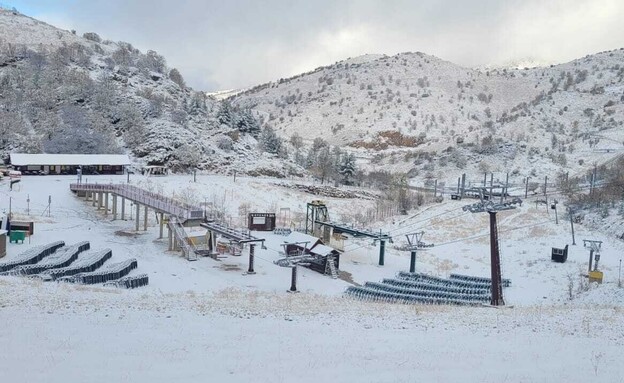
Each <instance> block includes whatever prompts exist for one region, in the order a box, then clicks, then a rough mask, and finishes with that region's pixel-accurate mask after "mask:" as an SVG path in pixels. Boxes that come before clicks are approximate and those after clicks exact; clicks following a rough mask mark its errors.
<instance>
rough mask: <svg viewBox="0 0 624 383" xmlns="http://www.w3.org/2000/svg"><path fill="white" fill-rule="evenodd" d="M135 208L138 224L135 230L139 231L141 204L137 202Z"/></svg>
mask: <svg viewBox="0 0 624 383" xmlns="http://www.w3.org/2000/svg"><path fill="white" fill-rule="evenodd" d="M134 208H135V209H136V225H135V230H136V231H139V204H137V203H135V204H134Z"/></svg>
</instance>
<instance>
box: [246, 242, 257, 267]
mask: <svg viewBox="0 0 624 383" xmlns="http://www.w3.org/2000/svg"><path fill="white" fill-rule="evenodd" d="M255 251H256V245H254V244H251V245H249V269H248V270H247V274H255V273H256V272H255V271H254V252H255Z"/></svg>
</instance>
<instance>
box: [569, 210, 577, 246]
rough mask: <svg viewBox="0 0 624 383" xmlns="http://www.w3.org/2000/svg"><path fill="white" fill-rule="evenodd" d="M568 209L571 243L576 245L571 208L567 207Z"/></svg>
mask: <svg viewBox="0 0 624 383" xmlns="http://www.w3.org/2000/svg"><path fill="white" fill-rule="evenodd" d="M568 211H569V213H570V226H571V227H572V245H575V246H576V241H575V239H574V219H573V217H572V209H570V208H568Z"/></svg>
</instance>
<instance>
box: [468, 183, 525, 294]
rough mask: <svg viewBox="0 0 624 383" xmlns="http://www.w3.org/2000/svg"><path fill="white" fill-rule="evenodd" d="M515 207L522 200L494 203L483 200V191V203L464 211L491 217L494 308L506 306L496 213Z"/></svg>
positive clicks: (470, 206) (469, 206) (491, 265)
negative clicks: (485, 214)
mask: <svg viewBox="0 0 624 383" xmlns="http://www.w3.org/2000/svg"><path fill="white" fill-rule="evenodd" d="M515 205H522V200H521V199H520V198H514V199H513V200H511V201H510V202H503V203H494V202H492V201H491V200H487V201H485V200H484V199H483V191H482V192H481V202H478V203H475V204H472V205H466V206H464V207H463V210H464V211H469V212H471V213H486V212H487V213H488V214H489V215H490V269H491V275H492V284H491V288H492V300H491V302H490V303H491V305H492V306H504V305H505V301H504V300H503V285H502V276H501V267H500V250H499V246H498V227H497V224H496V213H498V212H499V211H505V210H511V209H515V208H516V206H515Z"/></svg>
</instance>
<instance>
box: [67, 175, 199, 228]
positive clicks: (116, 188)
mask: <svg viewBox="0 0 624 383" xmlns="http://www.w3.org/2000/svg"><path fill="white" fill-rule="evenodd" d="M69 188H70V190H71V191H74V192H75V191H90V192H108V193H115V194H117V195H119V196H120V197H124V198H127V199H129V200H131V201H134V202H137V203H140V204H143V205H146V206H148V207H150V208H152V209H155V210H159V211H162V212H164V213H167V214H169V215H172V216H175V217H178V218H179V219H181V220H188V219H203V218H204V210H203V209H201V208H199V207H197V206H192V205H189V204H187V203H184V202H181V201H178V200H175V199H173V198H170V197H165V196H163V195H161V194H158V193H154V192H150V191H148V190H145V189H141V188H139V187H136V186H132V185H127V184H98V183H73V184H70V185H69Z"/></svg>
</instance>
